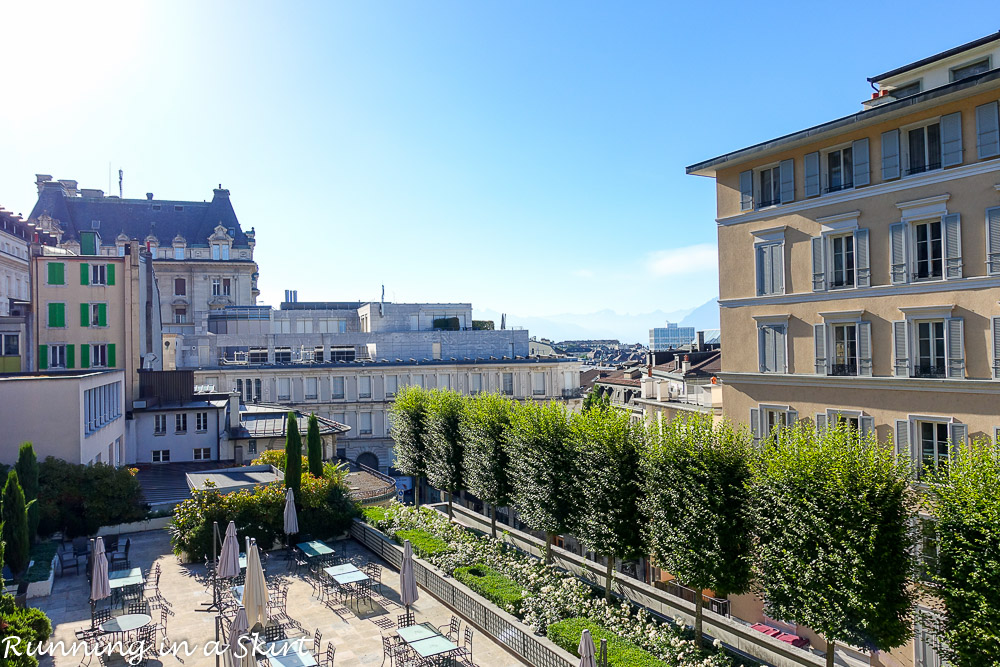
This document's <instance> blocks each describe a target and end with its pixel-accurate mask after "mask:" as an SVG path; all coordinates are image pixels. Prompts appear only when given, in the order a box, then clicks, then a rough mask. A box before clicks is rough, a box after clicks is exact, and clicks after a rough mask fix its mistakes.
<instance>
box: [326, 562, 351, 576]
mask: <svg viewBox="0 0 1000 667" xmlns="http://www.w3.org/2000/svg"><path fill="white" fill-rule="evenodd" d="M357 569H358V568H357V566H356V565H355V564H354V563H344V564H343V565H331V566H330V567H324V568H323V571H324V572H326V573H327V574H328V575H330V576H331V577H335V576H337V575H338V574H344V573H345V572H355V571H357Z"/></svg>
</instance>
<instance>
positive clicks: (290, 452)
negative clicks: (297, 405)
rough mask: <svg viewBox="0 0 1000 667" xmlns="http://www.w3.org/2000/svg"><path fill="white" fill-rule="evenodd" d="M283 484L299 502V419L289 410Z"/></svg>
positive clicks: (300, 468)
mask: <svg viewBox="0 0 1000 667" xmlns="http://www.w3.org/2000/svg"><path fill="white" fill-rule="evenodd" d="M285 486H286V487H287V488H289V489H291V490H292V492H293V493H294V494H295V500H296V502H301V501H300V499H299V492H300V491H301V488H302V436H301V435H299V420H298V419H297V418H296V416H295V413H294V412H292V411H291V410H289V412H288V426H287V429H286V434H285Z"/></svg>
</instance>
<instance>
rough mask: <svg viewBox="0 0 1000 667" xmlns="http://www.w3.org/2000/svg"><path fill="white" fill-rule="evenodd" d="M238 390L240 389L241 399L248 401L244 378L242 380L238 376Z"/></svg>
mask: <svg viewBox="0 0 1000 667" xmlns="http://www.w3.org/2000/svg"><path fill="white" fill-rule="evenodd" d="M236 391H238V392H239V394H240V400H241V401H243V402H244V403H246V402H247V397H246V394H244V393H243V380H241V379H240V378H236Z"/></svg>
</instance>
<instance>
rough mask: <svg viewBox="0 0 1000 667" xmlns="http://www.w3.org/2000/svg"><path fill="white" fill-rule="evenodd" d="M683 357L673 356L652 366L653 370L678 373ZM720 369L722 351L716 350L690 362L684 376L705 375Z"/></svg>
mask: <svg viewBox="0 0 1000 667" xmlns="http://www.w3.org/2000/svg"><path fill="white" fill-rule="evenodd" d="M683 363H684V362H683V358H676V357H675V358H674V359H671V360H670V361H668V362H667V363H665V364H658V365H656V366H653V370H654V371H657V372H660V373H678V374H680V373H679V371H680V369H681V368H682V367H683ZM721 371H722V352H717V353H715V354H713V355H711V356H709V357H707V358H705V359H702V360H701V361H699V362H697V363H694V364H691V367H690V368H689V369H688V370H687V372H686V373H683V375H684V377H707V376H712V375H715V374H716V373H719V372H721Z"/></svg>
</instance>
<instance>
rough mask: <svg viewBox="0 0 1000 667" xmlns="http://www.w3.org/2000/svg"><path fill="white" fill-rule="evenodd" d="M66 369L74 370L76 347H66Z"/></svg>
mask: <svg viewBox="0 0 1000 667" xmlns="http://www.w3.org/2000/svg"><path fill="white" fill-rule="evenodd" d="M66 368H76V345H72V344H71V345H67V346H66Z"/></svg>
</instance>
